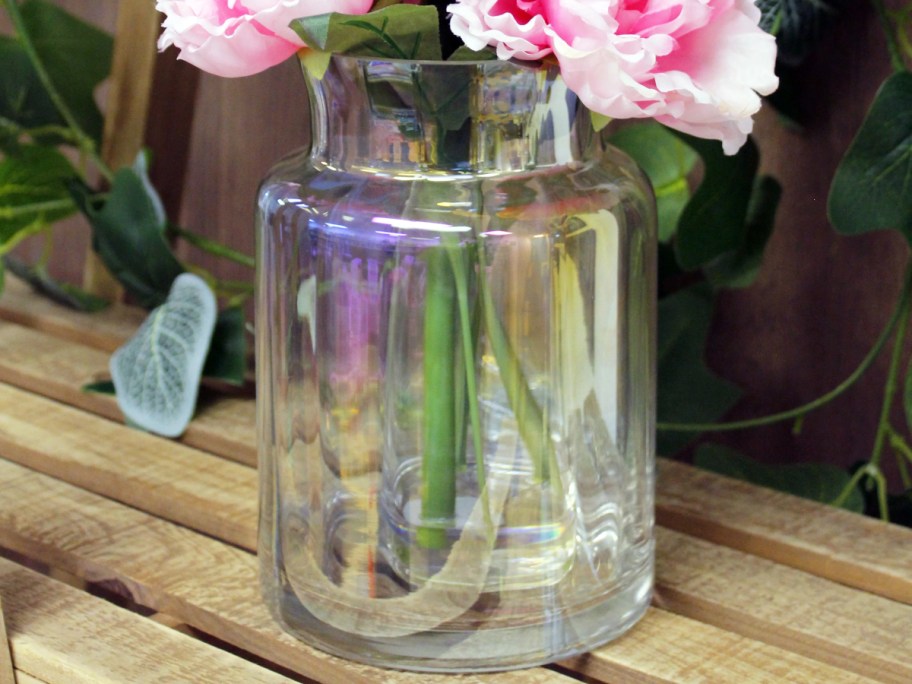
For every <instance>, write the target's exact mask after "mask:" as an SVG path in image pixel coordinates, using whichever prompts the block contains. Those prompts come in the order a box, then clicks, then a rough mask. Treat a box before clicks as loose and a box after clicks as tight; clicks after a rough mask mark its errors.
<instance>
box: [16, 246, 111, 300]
mask: <svg viewBox="0 0 912 684" xmlns="http://www.w3.org/2000/svg"><path fill="white" fill-rule="evenodd" d="M3 265H4V266H5V267H6V268H7V269H9V271H10V273H13V274H15V275H16V276H18V277H19V278H21V279H22V280H24V281H25V282H27V283H28V284H29V285H31V286H32V288H34V289H35V290H36V291H37V292H40V293H41V294H43V295H44V296H46V297H48V298H49V299H51V300H52V301H55V302H57V303H58V304H63V305H64V306H68V307H70V308H71V309H76V310H77V311H88V312H95V311H101V310H102V309H105V308H107V307H108V305H109V304H110V302H108V301H107V300H106V299H102V298H101V297H98V296H96V295H93V294H92V293H91V292H86V291H85V290H83V289H82V288H79V287H76V286H75V285H71V284H70V283H65V282H62V281H60V280H57V279H56V278H54V277H53V276H52V275H51V274H50V273H48V272H47V270H46V269H45V268H43V267H40V266H29V265H28V264H26V263H25V262H23V261H21V260H19V259H15V258H13V257H12V256H11V255H9V254H6V255H4V257H3Z"/></svg>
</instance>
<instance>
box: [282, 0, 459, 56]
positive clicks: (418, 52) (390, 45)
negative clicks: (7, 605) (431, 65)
mask: <svg viewBox="0 0 912 684" xmlns="http://www.w3.org/2000/svg"><path fill="white" fill-rule="evenodd" d="M291 28H292V29H293V30H294V31H295V32H296V33H297V34H298V35H299V36H300V37H301V40H303V41H304V42H305V43H306V44H307V45H308V46H309V47H311V48H313V49H315V50H320V51H322V52H332V53H336V54H344V55H351V56H357V57H381V58H386V59H423V60H439V59H442V53H441V48H440V27H439V23H438V18H437V10H436V9H435V8H434V7H433V6H430V5H403V4H397V5H390V6H388V7H384V8H383V9H381V10H379V11H377V12H370V13H368V14H340V13H338V12H332V13H329V14H319V15H316V16H311V17H303V18H301V19H295V20H294V21H292V22H291Z"/></svg>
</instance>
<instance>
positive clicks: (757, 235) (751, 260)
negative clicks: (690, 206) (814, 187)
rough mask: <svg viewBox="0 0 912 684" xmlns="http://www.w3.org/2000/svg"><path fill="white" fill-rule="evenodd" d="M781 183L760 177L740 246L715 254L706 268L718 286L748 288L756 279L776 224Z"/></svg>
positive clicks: (710, 280)
mask: <svg viewBox="0 0 912 684" xmlns="http://www.w3.org/2000/svg"><path fill="white" fill-rule="evenodd" d="M781 197H782V186H781V185H779V183H778V182H777V181H776V179H774V178H772V177H771V176H762V177H761V178H759V179H758V180H757V184H756V186H755V187H754V193H753V195H752V196H751V201H750V205H749V206H748V208H747V232H746V233H745V235H744V242H742V243H741V246H740V247H738V249H736V250H734V251H732V252H729V253H728V254H723V255H722V256H719V257H716V258H715V259H714V260H713V261H711V262H710V263H709V264H708V265H707V266H705V267H704V268H703V272H704V273H705V274H706V277H707V279H708V280H709V282H711V283H712V284H713V285H714V286H716V287H748V286H749V285H751V284H752V283H753V282H754V280H756V279H757V274H758V273H759V272H760V265H761V263H762V262H763V251H764V249H766V243H767V242H768V241H769V238H770V235H772V234H773V228H774V227H775V224H776V209H777V208H778V207H779V199H780V198H781Z"/></svg>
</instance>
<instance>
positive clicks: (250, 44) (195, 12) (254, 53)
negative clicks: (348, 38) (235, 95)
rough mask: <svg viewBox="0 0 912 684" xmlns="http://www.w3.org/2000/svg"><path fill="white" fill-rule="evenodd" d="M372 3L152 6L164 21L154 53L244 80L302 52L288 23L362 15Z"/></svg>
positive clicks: (254, 1)
mask: <svg viewBox="0 0 912 684" xmlns="http://www.w3.org/2000/svg"><path fill="white" fill-rule="evenodd" d="M371 4H372V0H244V1H243V2H242V1H241V0H157V2H156V3H155V8H156V9H157V10H158V11H159V12H162V13H163V14H164V15H165V21H164V23H163V24H162V27H163V28H164V32H163V33H162V35H161V37H160V38H159V40H158V48H159V50H164V49H165V48H167V47H169V46H171V45H174V46H176V47H177V48H178V49H180V54H179V55H178V58H179V59H184V60H186V61H188V62H190V63H191V64H193V65H194V66H197V67H199V68H200V69H203V70H204V71H208V72H210V73H213V74H215V75H217V76H249V75H250V74H255V73H257V72H260V71H263V70H265V69H268V68H269V67H271V66H274V65H276V64H278V63H279V62H283V61H285V60H286V59H287V58H288V57H290V56H291V55H293V54H294V53H295V52H296V51H297V50H299V49H300V48H302V47H304V43H303V41H302V40H301V39H300V38H299V37H298V35H297V34H296V33H295V32H294V31H292V30H291V29H290V28H288V24H289V23H291V21H292V19H297V18H298V17H306V16H311V15H315V14H325V13H326V12H342V13H344V14H364V13H365V12H367V11H368V10H369V9H370V6H371Z"/></svg>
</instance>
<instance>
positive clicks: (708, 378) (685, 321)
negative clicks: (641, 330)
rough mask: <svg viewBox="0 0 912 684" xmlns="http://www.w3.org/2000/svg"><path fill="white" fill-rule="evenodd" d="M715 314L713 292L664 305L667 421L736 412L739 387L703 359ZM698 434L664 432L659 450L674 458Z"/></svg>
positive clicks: (661, 408)
mask: <svg viewBox="0 0 912 684" xmlns="http://www.w3.org/2000/svg"><path fill="white" fill-rule="evenodd" d="M711 315H712V299H711V293H710V292H709V291H708V288H706V287H695V288H690V289H687V290H682V291H680V292H677V293H675V294H674V295H671V296H670V297H666V298H664V299H663V300H662V301H661V302H659V335H658V337H659V339H658V373H659V383H658V384H659V386H658V399H657V402H658V405H657V410H658V415H659V421H661V422H666V423H708V422H711V421H713V420H717V419H718V418H719V417H721V416H722V415H723V414H724V413H725V412H726V411H728V409H730V408H731V407H732V406H733V405H734V403H735V401H737V399H738V396H739V394H740V392H739V390H738V389H737V387H735V386H734V385H733V384H732V383H730V382H728V381H726V380H723V379H721V378H719V377H718V376H716V375H715V374H714V373H713V372H712V371H710V370H709V369H708V368H707V367H706V364H705V362H704V360H703V350H704V348H705V345H706V336H707V333H708V332H709V323H710V317H711ZM694 436H695V434H694V433H682V432H671V431H664V430H663V431H662V432H660V433H659V435H658V451H659V453H662V454H669V455H670V454H673V453H675V452H677V451H678V450H679V449H681V448H682V447H684V446H685V445H686V444H687V443H688V442H689V441H690V440H691V439H693V437H694Z"/></svg>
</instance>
